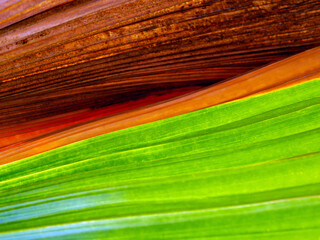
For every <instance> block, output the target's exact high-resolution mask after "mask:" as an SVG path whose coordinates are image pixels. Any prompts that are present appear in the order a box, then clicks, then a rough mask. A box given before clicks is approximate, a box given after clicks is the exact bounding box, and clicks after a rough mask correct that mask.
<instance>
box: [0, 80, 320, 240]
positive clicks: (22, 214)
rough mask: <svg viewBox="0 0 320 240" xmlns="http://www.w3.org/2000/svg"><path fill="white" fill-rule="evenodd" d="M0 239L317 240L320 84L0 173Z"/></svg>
mask: <svg viewBox="0 0 320 240" xmlns="http://www.w3.org/2000/svg"><path fill="white" fill-rule="evenodd" d="M0 180H1V181H0V239H226V240H227V239H319V238H320V196H319V193H320V80H313V81H310V82H306V83H303V84H300V85H297V86H294V87H290V88H286V89H282V90H278V91H275V92H271V93H267V94H264V95H258V96H254V97H250V98H246V99H242V100H238V101H234V102H230V103H225V104H221V105H218V106H214V107H210V108H206V109H203V110H199V111H195V112H191V113H188V114H184V115H180V116H177V117H173V118H169V119H165V120H161V121H157V122H153V123H149V124H145V125H141V126H137V127H133V128H129V129H124V130H121V131H117V132H113V133H109V134H105V135H102V136H99V137H95V138H91V139H87V140H84V141H81V142H77V143H74V144H71V145H68V146H65V147H61V148H58V149H55V150H52V151H49V152H46V153H43V154H39V155H37V156H33V157H29V158H26V159H23V160H20V161H17V162H13V163H10V164H7V165H3V166H0Z"/></svg>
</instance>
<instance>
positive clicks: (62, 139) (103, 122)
mask: <svg viewBox="0 0 320 240" xmlns="http://www.w3.org/2000/svg"><path fill="white" fill-rule="evenodd" d="M318 59H320V47H317V48H314V49H311V50H308V51H306V52H303V53H300V54H297V55H295V56H292V57H290V58H288V59H285V60H282V61H280V62H277V63H273V64H271V65H269V66H266V67H264V68H261V69H258V70H255V71H253V72H250V73H247V74H245V75H243V76H240V77H237V78H234V79H232V80H229V81H225V82H222V83H220V84H216V85H214V86H211V87H208V88H206V89H200V90H198V91H196V92H194V93H191V94H188V95H185V96H181V97H177V98H175V99H172V100H167V101H165V102H160V103H157V104H153V105H150V106H149V105H147V106H144V107H141V108H138V109H133V110H131V111H125V112H120V113H118V114H116V115H108V114H107V113H108V111H107V112H106V110H103V109H101V110H102V111H103V112H105V114H104V115H101V118H96V119H94V116H97V115H96V113H95V111H91V112H88V114H89V115H90V116H91V119H92V120H91V121H89V122H87V121H84V120H83V121H81V122H82V123H79V124H76V125H72V123H70V124H69V125H68V126H70V127H68V128H62V126H55V127H56V128H59V129H60V130H59V131H52V130H51V132H50V129H47V130H46V133H47V134H45V135H41V132H40V133H39V132H38V133H37V134H38V136H39V137H37V138H34V137H32V136H34V135H35V133H34V132H32V133H31V136H29V135H23V136H21V137H23V141H21V140H20V139H19V138H20V135H16V134H13V135H11V136H12V137H10V136H9V137H4V138H3V139H2V141H3V142H4V144H5V143H7V144H8V141H9V140H11V142H12V143H18V144H16V145H11V146H8V147H7V148H2V149H1V150H2V151H1V156H0V164H6V163H9V162H12V161H16V160H19V159H22V158H25V157H29V156H32V155H35V154H38V153H41V152H44V151H48V150H51V149H54V148H57V147H60V146H64V145H67V144H70V143H74V142H77V141H81V140H84V139H87V138H90V137H95V136H98V135H101V134H105V133H109V132H113V131H117V130H121V129H124V128H129V127H133V126H136V125H140V124H145V123H148V122H153V121H156V120H160V119H165V118H168V117H173V116H176V115H179V114H183V113H187V112H191V111H195V110H199V109H202V108H206V107H210V106H213V105H217V104H221V103H224V102H228V101H232V100H235V99H238V98H244V97H247V96H250V95H252V94H257V93H260V92H266V91H272V90H274V89H276V88H283V87H286V86H288V85H289V86H290V85H293V84H297V83H301V82H305V81H308V80H311V79H314V78H317V77H320V61H319V60H318ZM174 93H176V91H175V92H174ZM178 94H179V93H178ZM171 96H172V95H171ZM157 99H158V100H160V98H157ZM141 100H142V103H143V102H144V103H145V104H147V103H148V102H147V99H145V98H144V99H141ZM154 101H155V100H154ZM140 104H141V103H140ZM112 106H114V108H115V109H118V110H120V109H121V108H122V107H121V105H112ZM112 106H111V108H112ZM134 106H137V104H135V105H134ZM119 108H120V109H119ZM106 109H108V108H106ZM110 110H111V109H110V108H109V113H110ZM98 112H99V111H98ZM118 112H119V111H118ZM82 115H85V113H82ZM60 118H61V119H60V121H63V118H62V117H60ZM78 118H79V115H78ZM58 119H59V118H58ZM51 124H52V125H55V122H51ZM39 125H40V126H39ZM29 126H30V125H29ZM39 128H40V129H41V124H39V123H38V124H36V129H39ZM2 132H4V135H0V136H8V135H6V134H8V132H11V133H10V134H12V132H13V133H14V131H13V129H12V127H11V128H4V129H3V130H2ZM0 134H1V132H0ZM0 143H1V141H0Z"/></svg>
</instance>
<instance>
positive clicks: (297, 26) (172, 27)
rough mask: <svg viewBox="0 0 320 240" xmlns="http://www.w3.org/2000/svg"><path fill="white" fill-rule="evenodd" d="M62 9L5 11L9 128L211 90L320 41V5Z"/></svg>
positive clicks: (204, 0) (2, 67)
mask: <svg viewBox="0 0 320 240" xmlns="http://www.w3.org/2000/svg"><path fill="white" fill-rule="evenodd" d="M13 3H14V4H13ZM29 3H33V4H35V5H34V6H32V7H30V6H31V5H32V4H31V5H29ZM5 4H6V6H7V5H8V4H9V3H7V1H5ZM56 5H57V3H55V2H50V1H35V0H34V1H13V2H12V4H10V6H9V5H8V6H7V8H4V9H2V11H1V12H0V27H1V26H2V27H3V28H2V29H1V30H0V82H1V86H0V87H1V90H0V115H1V116H2V118H1V119H0V124H1V126H6V125H10V124H21V123H23V122H26V121H30V120H35V119H40V118H44V117H50V116H54V115H57V114H65V113H67V112H72V111H78V110H81V109H87V108H100V107H104V106H107V105H110V104H114V103H120V102H125V101H128V100H134V99H137V98H141V96H143V94H145V93H152V92H153V91H158V90H159V88H162V89H172V88H180V87H185V86H207V85H210V84H212V83H215V82H217V81H220V80H224V79H226V78H230V77H234V76H237V75H240V74H243V73H245V72H247V71H248V70H251V69H254V68H256V67H259V66H262V65H265V64H267V63H270V62H274V61H276V60H280V59H283V58H285V57H287V56H290V55H292V54H294V53H297V52H300V51H303V50H306V49H309V48H311V47H314V46H317V45H318V44H319V40H320V31H319V25H320V3H319V1H301V0H291V1H280V0H268V1H226V0H225V1H212V0H191V1H186V0H170V1H163V0H152V1H150V0H120V1H119V0H117V1H113V0H99V1H90V0H86V1H84V0H80V1H59V6H56ZM18 6H19V7H18ZM9 8H10V9H11V10H12V11H10V14H9V15H10V16H9V15H8V11H5V9H9ZM44 10H46V11H44ZM11 15H12V16H11ZM1 19H3V20H2V22H1ZM22 19H24V20H23V21H20V22H19V20H22ZM13 23H15V24H13ZM1 24H2V25H1ZM5 26H6V27H5ZM3 116H5V117H3Z"/></svg>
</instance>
